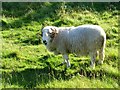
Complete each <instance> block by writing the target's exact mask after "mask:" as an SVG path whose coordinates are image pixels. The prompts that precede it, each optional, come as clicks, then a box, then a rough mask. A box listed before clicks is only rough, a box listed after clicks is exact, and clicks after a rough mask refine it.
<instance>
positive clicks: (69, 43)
mask: <svg viewBox="0 0 120 90" xmlns="http://www.w3.org/2000/svg"><path fill="white" fill-rule="evenodd" d="M42 40H43V43H44V44H45V46H46V47H47V49H48V50H49V51H51V52H54V53H55V54H62V55H63V58H64V62H63V63H66V64H67V67H69V66H70V62H69V57H68V55H69V54H70V53H72V54H76V55H78V56H79V55H88V54H89V55H90V56H91V67H92V68H94V67H95V60H96V57H97V53H99V59H100V60H99V63H100V64H102V63H103V61H104V56H105V55H104V53H105V51H104V49H105V44H106V34H105V32H104V30H103V29H102V28H101V27H100V26H98V25H81V26H77V27H55V26H46V27H44V28H43V30H42Z"/></svg>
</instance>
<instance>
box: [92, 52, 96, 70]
mask: <svg viewBox="0 0 120 90" xmlns="http://www.w3.org/2000/svg"><path fill="white" fill-rule="evenodd" d="M90 56H91V68H92V69H94V68H95V60H96V57H97V52H95V53H93V52H91V53H90Z"/></svg>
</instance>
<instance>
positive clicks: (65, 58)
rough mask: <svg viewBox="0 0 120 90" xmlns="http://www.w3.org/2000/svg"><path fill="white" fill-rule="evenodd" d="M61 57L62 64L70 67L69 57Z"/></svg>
mask: <svg viewBox="0 0 120 90" xmlns="http://www.w3.org/2000/svg"><path fill="white" fill-rule="evenodd" d="M63 58H64V62H63V64H65V63H66V64H67V68H68V67H70V62H69V57H68V55H66V54H65V55H63Z"/></svg>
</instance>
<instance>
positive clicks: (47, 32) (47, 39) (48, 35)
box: [42, 26, 57, 46]
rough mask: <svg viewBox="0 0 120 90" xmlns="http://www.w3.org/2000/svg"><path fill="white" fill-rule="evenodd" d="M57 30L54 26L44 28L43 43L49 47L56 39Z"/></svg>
mask: <svg viewBox="0 0 120 90" xmlns="http://www.w3.org/2000/svg"><path fill="white" fill-rule="evenodd" d="M56 33H57V30H56V29H55V27H53V26H47V27H44V28H43V30H42V41H43V43H44V44H45V45H46V46H48V45H49V44H50V43H51V42H52V41H53V39H54V37H55V35H56Z"/></svg>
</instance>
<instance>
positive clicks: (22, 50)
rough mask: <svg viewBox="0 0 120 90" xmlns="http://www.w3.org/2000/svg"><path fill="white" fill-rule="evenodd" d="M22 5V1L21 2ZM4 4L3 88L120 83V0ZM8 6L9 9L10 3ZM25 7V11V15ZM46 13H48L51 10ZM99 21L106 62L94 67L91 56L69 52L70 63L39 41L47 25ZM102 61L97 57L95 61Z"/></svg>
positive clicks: (91, 85) (108, 85)
mask: <svg viewBox="0 0 120 90" xmlns="http://www.w3.org/2000/svg"><path fill="white" fill-rule="evenodd" d="M17 5H18V6H17ZM17 5H16V3H3V11H2V30H1V35H2V39H1V40H2V41H1V42H2V49H1V52H2V57H1V64H0V66H1V68H0V72H2V85H1V86H0V87H1V88H118V87H119V85H120V84H119V81H118V79H119V78H120V73H119V72H118V60H119V57H118V46H119V37H118V15H119V14H120V13H119V12H118V10H119V5H118V4H117V3H102V6H103V7H101V3H58V2H56V3H47V2H44V3H17ZM9 6H10V8H9ZM21 12H22V13H23V14H21ZM47 12H48V13H47ZM82 24H97V25H100V26H101V27H103V28H104V30H105V32H106V35H107V42H106V49H105V52H106V53H105V61H104V64H103V65H98V64H97V63H96V68H95V69H94V70H92V69H91V68H90V58H89V56H87V57H85V56H83V57H76V56H74V55H72V54H70V62H71V67H70V68H68V69H66V66H65V65H61V62H62V61H63V59H62V55H58V56H55V55H54V54H53V53H51V52H48V51H47V49H46V47H45V46H44V45H43V44H42V43H41V36H40V33H41V29H42V28H43V27H44V26H46V25H55V26H78V25H82ZM96 62H98V60H97V61H96Z"/></svg>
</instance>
